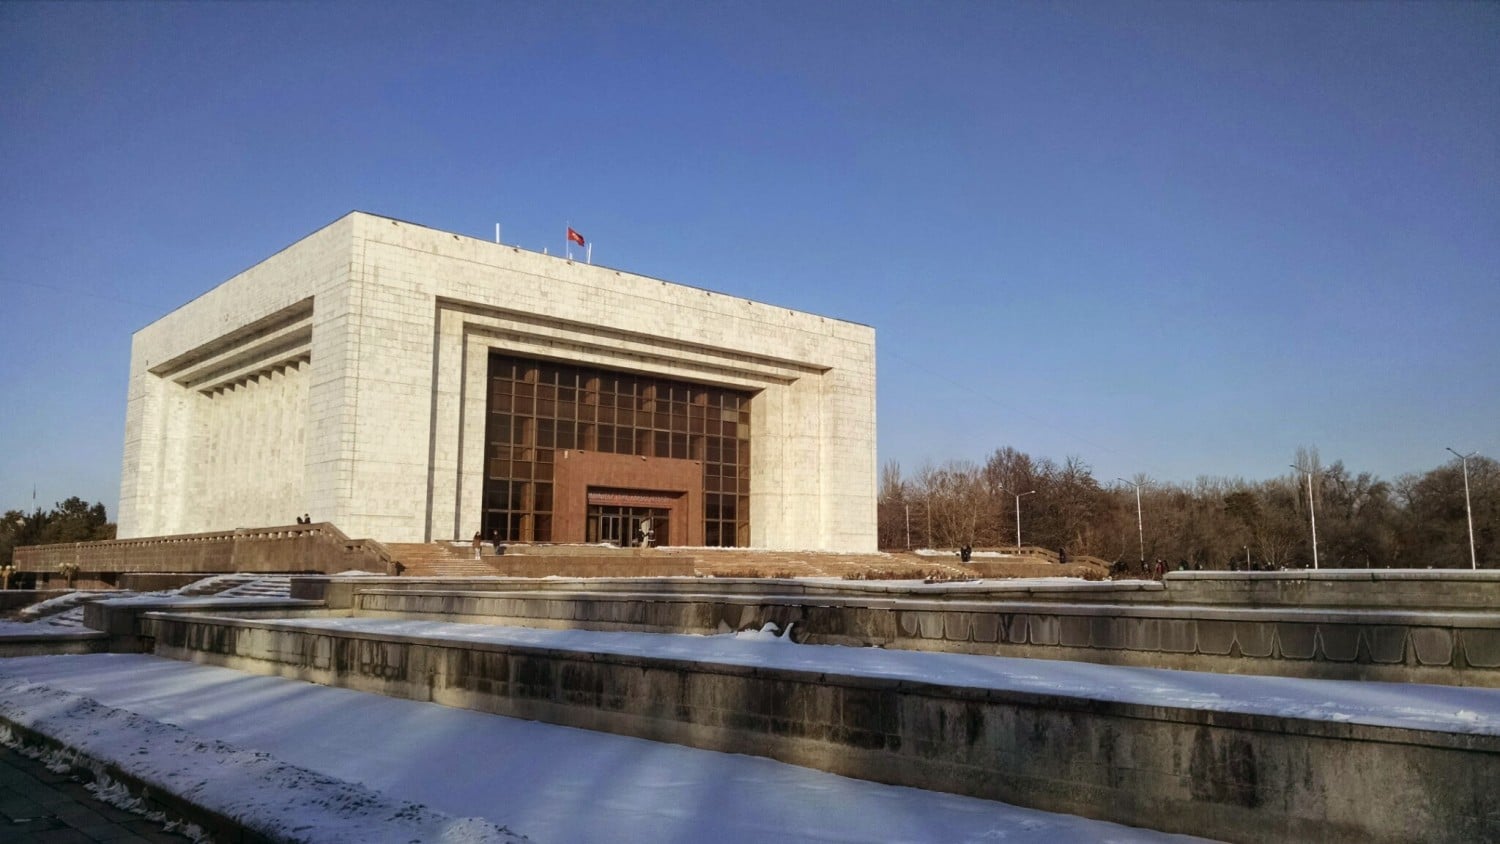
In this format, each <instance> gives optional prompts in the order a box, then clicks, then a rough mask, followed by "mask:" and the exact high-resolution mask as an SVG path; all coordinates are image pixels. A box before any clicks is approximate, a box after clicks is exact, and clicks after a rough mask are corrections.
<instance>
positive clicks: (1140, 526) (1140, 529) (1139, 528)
mask: <svg viewBox="0 0 1500 844" xmlns="http://www.w3.org/2000/svg"><path fill="white" fill-rule="evenodd" d="M1115 480H1117V481H1119V482H1120V483H1122V484H1126V485H1128V486H1133V487H1135V530H1136V533H1138V534H1140V538H1141V570H1142V571H1145V570H1146V523H1145V522H1144V521H1142V520H1141V487H1142V486H1143V485H1144V484H1138V483H1134V482H1132V481H1127V480H1125V479H1124V478H1115Z"/></svg>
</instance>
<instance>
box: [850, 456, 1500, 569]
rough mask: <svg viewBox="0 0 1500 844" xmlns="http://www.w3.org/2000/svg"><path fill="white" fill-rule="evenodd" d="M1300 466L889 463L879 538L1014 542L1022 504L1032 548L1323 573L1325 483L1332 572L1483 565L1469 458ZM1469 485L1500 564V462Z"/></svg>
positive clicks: (1302, 459)
mask: <svg viewBox="0 0 1500 844" xmlns="http://www.w3.org/2000/svg"><path fill="white" fill-rule="evenodd" d="M1295 463H1296V471H1289V472H1288V473H1287V474H1286V475H1284V476H1282V477H1279V478H1272V479H1269V480H1262V481H1247V480H1244V479H1240V478H1210V477H1201V478H1199V479H1197V480H1196V481H1193V482H1191V483H1170V482H1153V481H1152V480H1151V479H1150V478H1147V477H1145V476H1136V477H1134V478H1131V479H1129V481H1122V480H1115V479H1109V480H1107V481H1104V482H1101V481H1100V480H1099V479H1098V478H1095V477H1094V474H1093V471H1092V469H1091V468H1090V467H1089V466H1088V465H1087V464H1086V463H1084V462H1083V461H1082V460H1081V459H1079V458H1077V457H1069V458H1067V459H1066V460H1064V461H1063V462H1062V463H1057V462H1054V461H1053V460H1051V459H1049V458H1035V457H1032V456H1031V455H1028V454H1025V453H1023V452H1020V451H1017V450H1016V449H1014V448H1008V447H1007V448H1000V449H996V450H995V451H994V452H993V453H991V454H990V455H989V457H988V458H987V459H986V460H985V461H984V463H982V464H977V463H974V462H972V461H964V460H955V461H949V462H947V463H944V464H942V465H941V466H926V467H923V468H922V469H920V470H919V471H917V472H916V473H915V474H914V475H911V476H910V477H908V476H907V475H905V474H903V473H902V470H901V466H900V464H898V463H892V462H888V463H886V464H885V465H884V466H883V467H882V468H881V474H880V489H879V532H880V533H879V542H880V547H881V548H885V549H901V548H921V547H929V548H955V547H959V546H961V545H964V544H970V545H974V546H979V547H986V546H989V547H1005V546H1014V545H1016V544H1017V536H1016V504H1017V499H1018V498H1019V504H1020V510H1021V513H1020V540H1021V542H1022V543H1023V544H1025V545H1038V546H1042V547H1044V548H1050V549H1053V550H1059V549H1065V550H1066V551H1067V553H1068V554H1069V555H1072V556H1077V555H1081V554H1086V555H1091V556H1095V557H1099V558H1102V559H1104V560H1107V561H1110V562H1118V563H1121V564H1122V565H1123V566H1128V567H1137V566H1139V564H1140V561H1141V560H1142V559H1144V560H1146V561H1151V562H1154V561H1155V560H1158V559H1160V560H1165V561H1166V562H1167V563H1168V565H1169V566H1171V567H1173V568H1176V567H1178V566H1179V565H1181V564H1183V563H1186V564H1187V565H1188V566H1189V567H1198V566H1201V567H1202V568H1205V569H1228V568H1231V567H1232V566H1233V567H1243V566H1244V565H1245V564H1247V563H1248V564H1249V565H1252V566H1253V567H1255V568H1261V567H1272V568H1280V567H1288V568H1296V567H1309V568H1310V567H1311V566H1312V565H1313V545H1312V540H1311V534H1312V531H1311V520H1310V519H1309V512H1308V506H1309V504H1308V479H1309V478H1311V480H1312V507H1313V515H1314V516H1315V518H1316V524H1317V554H1318V564H1319V566H1321V567H1324V568H1429V567H1430V568H1468V567H1469V565H1470V562H1469V560H1470V558H1469V530H1468V520H1467V518H1466V516H1465V507H1464V478H1463V469H1462V466H1461V464H1460V462H1459V461H1458V460H1450V461H1448V462H1445V463H1442V464H1440V465H1438V466H1436V467H1435V468H1433V469H1430V470H1428V471H1426V472H1422V473H1412V474H1407V475H1402V476H1401V477H1399V478H1397V479H1395V480H1394V481H1386V480H1382V479H1380V478H1378V477H1375V476H1374V475H1372V474H1370V473H1368V472H1354V471H1353V470H1351V469H1349V468H1347V467H1346V466H1344V464H1343V462H1342V461H1337V462H1334V463H1333V464H1331V465H1327V466H1325V465H1323V464H1322V462H1321V460H1320V459H1319V457H1318V453H1317V451H1316V450H1315V449H1299V450H1298V453H1297V459H1296V461H1295ZM1468 483H1469V498H1470V500H1471V502H1472V506H1473V517H1474V519H1473V520H1474V529H1473V536H1474V546H1475V552H1476V554H1475V556H1476V558H1477V561H1478V564H1479V566H1480V567H1481V568H1500V463H1497V462H1496V461H1495V460H1492V459H1490V458H1487V457H1472V458H1470V459H1469V461H1468ZM1137 490H1138V491H1139V496H1140V499H1139V501H1140V506H1139V521H1138V516H1137V504H1136V502H1137V498H1136V496H1137Z"/></svg>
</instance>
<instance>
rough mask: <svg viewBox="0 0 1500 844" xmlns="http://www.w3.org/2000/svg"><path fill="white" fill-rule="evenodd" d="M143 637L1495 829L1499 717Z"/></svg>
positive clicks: (969, 779) (307, 671) (707, 727)
mask: <svg viewBox="0 0 1500 844" xmlns="http://www.w3.org/2000/svg"><path fill="white" fill-rule="evenodd" d="M142 623H143V627H142V632H143V633H145V634H147V635H148V636H149V637H150V639H151V640H152V641H153V642H154V646H155V651H156V653H158V654H160V655H163V656H169V657H173V658H177V659H188V660H193V661H197V662H203V663H208V664H214V665H223V666H227V667H231V668H238V669H241V670H247V671H254V672H260V673H268V674H277V675H280V676H286V677H294V678H298V679H303V680H308V681H312V682H318V683H323V684H327V685H335V686H344V687H347V688H352V689H358V690H363V691H369V692H375V693H379V694H386V695H392V696H397V697H406V698H411V699H416V700H427V701H433V702H436V703H441V704H446V705H450V706H459V707H465V708H470V709H476V710H480V711H485V712H493V713H496V714H501V715H509V716H515V717H521V718H529V719H534V720H541V721H546V722H550V723H556V724H564V725H568V726H575V727H582V728H587V729H597V730H606V731H610V732H615V733H621V734H625V735H633V736H639V737H642V738H648V739H653V740H660V741H669V742H675V743H679V744H685V745H691V746H694V747H702V748H708V749H714V750H722V751H728V752H737V753H747V754H755V755H763V756H768V757H771V758H775V759H780V760H783V761H786V762H791V763H795V764H799V765H806V766H810V767H815V768H820V769H823V770H828V771H832V772H835V773H839V774H844V775H847V776H854V777H860V778H865V779H871V780H876V781H880V782H887V783H893V784H899V785H909V786H913V787H918V788H927V789H937V790H943V791H950V792H953V793H958V794H967V795H972V796H976V797H983V798H990V799H998V800H1004V801H1007V802H1011V803H1016V804H1020V805H1025V806H1033V807H1037V808H1041V809H1047V810H1052V811H1060V812H1070V813H1075V814H1081V815H1087V816H1090V817H1096V818H1103V819H1107V820H1113V821H1118V822H1121V823H1127V824H1133V825H1141V826H1148V827H1152V828H1155V829H1161V830H1168V831H1176V832H1184V833H1191V834H1196V835H1204V836H1209V837H1213V838H1221V839H1226V840H1236V841H1293V840H1298V841H1325V842H1407V841H1413V840H1426V841H1442V842H1449V841H1451V842H1460V841H1463V842H1471V841H1485V840H1500V814H1497V813H1496V812H1495V810H1494V806H1495V805H1496V804H1495V803H1494V800H1493V790H1494V783H1495V782H1497V781H1500V737H1497V736H1489V735H1469V734H1454V733H1445V732H1434V731H1426V730H1415V729H1398V728H1392V727H1373V726H1365V725H1358V724H1352V723H1347V722H1337V721H1321V720H1311V719H1303V718H1294V717H1283V716H1267V715H1247V714H1239V713H1226V712H1218V711H1205V710H1198V709H1191V708H1185V707H1178V706H1171V705H1161V706H1146V705H1139V704H1130V703H1119V702H1113V701H1107V700H1099V699H1093V698H1087V697H1076V696H1069V695H1041V694H1034V693H1022V692H1016V691H1000V690H994V689H983V688H968V687H962V686H952V685H943V684H936V683H924V682H912V681H904V680H890V679H872V678H869V677H856V676H840V675H835V674H829V673H826V672H805V671H792V670H775V669H766V668H758V667H743V666H733V665H723V664H714V663H703V662H692V661H685V660H675V659H659V658H648V657H639V656H625V655H614V654H599V653H589V652H580V651H570V650H560V649H546V648H534V647H522V646H514V645H497V644H493V643H482V642H472V641H452V640H448V641H444V640H441V639H433V638H424V637H417V636H405V635H392V634H387V633H372V632H352V631H341V630H328V629H317V628H315V627H311V626H305V625H299V623H298V622H297V621H294V620H280V621H278V620H270V619H234V618H223V617H217V618H216V617H202V616H194V615H183V614H171V613H150V614H148V615H146V616H145V617H144V618H143V619H142Z"/></svg>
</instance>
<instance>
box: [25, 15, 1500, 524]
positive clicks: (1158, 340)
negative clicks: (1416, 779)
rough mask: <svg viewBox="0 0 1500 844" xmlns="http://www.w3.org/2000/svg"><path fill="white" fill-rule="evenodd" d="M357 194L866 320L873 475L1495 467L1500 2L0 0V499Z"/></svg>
mask: <svg viewBox="0 0 1500 844" xmlns="http://www.w3.org/2000/svg"><path fill="white" fill-rule="evenodd" d="M351 209H361V210H367V211H371V212H374V213H378V214H385V215H389V216H393V217H399V218H403V219H407V220H411V221H413V222H417V223H421V224H424V225H429V226H433V227H436V228H440V229H445V230H449V231H454V232H460V233H465V234H471V235H474V236H478V237H484V238H490V237H493V233H494V224H495V223H496V222H500V223H502V224H503V226H504V238H505V240H506V242H508V243H515V244H519V245H521V246H523V247H527V248H532V249H537V250H540V249H542V248H543V247H547V248H550V249H551V250H552V251H554V252H555V251H557V250H559V249H561V248H562V246H563V227H564V222H565V221H570V222H571V223H572V224H573V226H574V227H575V228H577V229H579V230H580V231H581V232H583V233H584V235H585V236H587V237H588V238H590V239H591V240H592V241H593V242H594V243H595V247H594V260H595V263H602V264H607V265H610V266H614V267H618V268H621V269H626V270H630V271H634V272H639V273H643V274H646V275H651V276H656V277H661V278H667V279H672V280H674V281H680V282H683V283H688V284H693V285H697V286H701V287H707V288H711V289H715V290H721V291H724V292H726V293H731V294H734V295H737V296H744V297H747V298H753V299H758V300H761V301H765V302H770V303H773V304H777V305H783V306H786V307H791V308H798V309H802V310H809V311H814V312H817V313H821V314H827V315H830V316H837V317H841V318H845V319H850V320H854V321H857V322H862V323H866V324H869V325H872V326H874V327H875V328H876V330H877V343H878V350H879V352H878V353H879V420H878V424H879V431H880V435H879V454H880V459H881V461H882V462H885V461H889V460H895V461H899V462H900V463H901V465H902V467H903V468H904V469H905V470H906V471H908V472H911V471H914V470H916V469H918V468H920V467H921V466H922V464H923V463H925V462H932V463H941V462H943V461H946V460H949V459H970V460H975V461H981V460H983V458H984V457H985V456H986V455H987V454H988V453H989V452H990V451H991V450H993V449H994V448H997V447H1000V446H1007V445H1008V446H1014V447H1016V448H1019V449H1022V450H1024V451H1027V452H1030V453H1032V454H1034V455H1038V456H1050V457H1053V458H1054V459H1058V460H1061V459H1062V458H1064V457H1066V456H1068V455H1077V456H1079V457H1081V458H1083V459H1084V460H1085V461H1086V462H1087V463H1089V464H1091V465H1092V466H1093V467H1094V470H1095V473H1096V475H1097V476H1099V477H1100V478H1101V479H1104V480H1109V479H1112V478H1114V477H1115V476H1118V475H1124V476H1126V477H1129V476H1131V475H1133V474H1135V473H1137V472H1144V473H1147V474H1149V475H1151V476H1152V477H1154V478H1158V479H1163V480H1173V481H1181V480H1191V479H1193V478H1195V477H1198V476H1200V475H1210V476H1241V477H1246V478H1249V479H1261V478H1266V477H1271V476H1275V475H1279V474H1283V473H1285V472H1287V471H1288V470H1287V469H1286V464H1287V463H1288V462H1289V461H1290V460H1291V459H1292V458H1293V457H1294V454H1295V451H1296V449H1297V448H1298V447H1299V446H1315V447H1317V448H1318V449H1319V450H1320V452H1321V454H1322V457H1323V459H1324V461H1325V462H1331V461H1332V460H1339V459H1341V460H1343V461H1344V462H1345V463H1346V464H1347V465H1349V466H1350V467H1351V468H1353V469H1356V470H1367V471H1372V472H1375V473H1377V474H1379V475H1381V476H1383V477H1387V478H1393V477H1395V476H1396V475H1399V474H1401V473H1404V472H1412V471H1425V470H1427V469H1430V468H1432V467H1433V466H1435V465H1437V464H1438V463H1440V462H1442V461H1443V459H1444V458H1445V457H1448V456H1449V455H1448V454H1447V452H1445V451H1443V448H1444V446H1448V445H1452V446H1454V447H1455V448H1459V449H1460V450H1471V449H1473V450H1479V451H1480V452H1482V453H1485V454H1487V455H1489V456H1491V457H1500V331H1497V320H1500V5H1496V4H1488V3H1442V2H1422V3H1390V4H1386V3H1339V2H1322V3H1199V2H1190V3H1131V2H1108V3H1098V4H1093V3H1066V4H1051V3H1040V2H1014V3H1003V2H1002V3H890V2H871V3H852V2H850V3H785V4H781V3H749V2H728V3H714V4H702V3H684V4H672V3H650V4H642V5H632V4H627V3H611V4H604V3H600V4H593V3H582V4H574V3H548V4H526V5H521V4H506V3H478V4H445V3H428V4H410V3H405V4H389V5H383V6H382V5H379V4H374V3H359V4H339V3H325V4H311V5H305V4H292V3H238V4H230V3H207V4H176V3H160V4H131V3H111V4H88V3H56V4H32V3H5V4H0V256H3V260H0V509H9V508H12V507H30V506H31V500H32V499H31V495H32V488H33V485H35V488H36V496H37V503H38V504H40V505H42V506H48V505H50V504H51V503H52V502H54V501H56V500H59V499H61V498H63V497H66V496H68V495H80V496H82V497H85V498H87V499H90V500H100V501H103V502H104V503H105V504H106V505H107V506H108V508H109V510H110V512H111V514H112V515H113V513H114V511H115V505H116V502H117V500H118V493H119V491H118V485H119V472H120V452H121V445H122V441H123V430H124V414H125V409H124V395H125V378H126V371H127V363H128V357H129V348H130V335H131V333H132V332H133V331H135V330H136V329H138V328H140V327H142V326H144V325H146V324H148V323H150V322H151V321H153V320H154V319H156V318H158V317H160V316H161V315H163V314H165V313H166V312H168V311H169V310H171V309H172V308H174V307H176V306H178V305H180V304H182V303H183V302H185V301H187V300H189V299H191V298H193V297H194V296H196V295H198V294H200V293H202V292H204V291H205V290H207V289H209V288H210V287H212V286H213V285H215V284H217V283H219V282H221V281H223V280H224V279H226V278H228V277H230V276H232V275H233V274H235V273H237V272H238V271H240V270H242V269H244V268H245V267H248V266H250V265H252V264H254V263H256V262H258V261H259V260H261V259H263V258H265V257H267V256H269V255H270V254H272V253H273V252H275V251H277V250H278V249H280V248H282V247H283V246H285V245H287V244H288V243H291V242H293V241H295V240H297V239H298V238H300V237H302V236H304V235H306V234H308V233H310V232H312V231H313V230H315V229H317V228H319V227H321V226H322V225H324V224H326V223H328V222H330V221H332V220H333V219H335V218H337V217H339V216H341V215H342V214H344V213H345V212H347V211H349V210H351Z"/></svg>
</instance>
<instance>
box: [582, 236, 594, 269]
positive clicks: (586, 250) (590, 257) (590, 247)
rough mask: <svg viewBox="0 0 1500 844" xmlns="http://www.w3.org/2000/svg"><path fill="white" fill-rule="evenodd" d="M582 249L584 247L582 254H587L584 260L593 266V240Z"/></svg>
mask: <svg viewBox="0 0 1500 844" xmlns="http://www.w3.org/2000/svg"><path fill="white" fill-rule="evenodd" d="M583 249H584V254H585V255H587V256H588V257H587V258H585V259H584V260H585V261H587V262H588V263H589V265H590V266H593V264H594V242H593V241H592V240H591V241H589V245H588V246H585V247H583Z"/></svg>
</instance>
